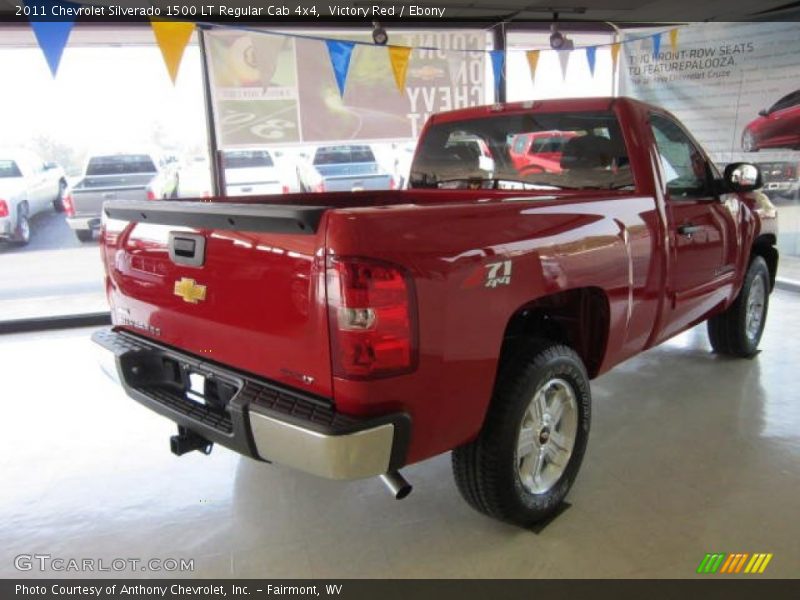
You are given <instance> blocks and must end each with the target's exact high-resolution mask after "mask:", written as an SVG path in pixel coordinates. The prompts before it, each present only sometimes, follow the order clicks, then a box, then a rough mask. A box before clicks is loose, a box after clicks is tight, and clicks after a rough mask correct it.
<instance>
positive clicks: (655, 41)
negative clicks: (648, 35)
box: [653, 33, 661, 59]
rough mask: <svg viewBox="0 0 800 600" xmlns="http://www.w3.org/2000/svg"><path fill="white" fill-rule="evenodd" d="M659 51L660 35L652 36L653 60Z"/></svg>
mask: <svg viewBox="0 0 800 600" xmlns="http://www.w3.org/2000/svg"><path fill="white" fill-rule="evenodd" d="M660 50H661V34H660V33H657V34H655V35H654V36H653V58H655V59H657V58H658V53H659V51H660Z"/></svg>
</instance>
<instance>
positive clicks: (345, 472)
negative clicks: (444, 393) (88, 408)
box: [92, 329, 411, 479]
mask: <svg viewBox="0 0 800 600" xmlns="http://www.w3.org/2000/svg"><path fill="white" fill-rule="evenodd" d="M92 339H93V340H94V341H95V342H96V343H98V344H99V345H100V346H101V347H102V348H104V349H105V350H106V352H104V353H103V354H105V356H101V357H100V360H101V365H102V366H103V370H104V371H105V372H106V373H107V374H109V375H110V376H111V377H112V378H113V379H115V380H116V381H118V382H119V383H120V384H121V385H122V387H123V388H124V389H125V391H126V392H127V394H128V395H129V396H130V397H132V398H133V399H135V400H137V401H138V402H141V403H142V404H144V405H145V406H148V407H149V408H151V409H152V410H154V411H156V412H158V413H159V414H161V415H163V416H165V417H167V418H169V419H171V420H173V421H174V422H175V423H177V424H178V425H180V426H183V427H186V428H188V429H189V430H191V431H193V432H194V433H196V434H198V435H200V436H203V437H205V438H207V439H208V440H210V441H213V442H216V443H219V444H221V445H223V446H226V447H228V448H230V449H232V450H235V451H237V452H240V453H241V454H244V455H246V456H250V457H251V458H255V459H258V460H264V461H268V462H276V463H279V464H283V465H286V466H289V467H293V468H295V469H298V470H300V471H305V472H307V473H311V474H313V475H318V476H320V477H326V478H329V479H362V478H366V477H373V476H375V475H382V474H384V473H388V472H391V471H395V470H397V469H399V468H400V467H402V466H403V465H404V464H405V455H406V449H407V446H408V440H409V436H410V428H411V425H410V420H409V418H408V416H407V415H405V414H393V415H386V416H382V417H378V418H370V419H355V418H353V417H351V416H348V415H343V414H341V413H338V412H336V410H335V408H334V407H333V406H332V405H331V404H330V403H327V402H326V401H324V400H321V399H318V398H313V397H310V396H305V395H303V394H302V393H300V392H297V391H295V390H288V389H286V388H283V387H279V386H276V385H275V384H272V383H271V382H267V381H265V380H262V379H259V378H256V377H253V376H250V375H245V374H242V373H239V372H236V371H232V370H229V369H227V368H224V367H221V366H219V365H216V364H211V363H209V362H207V361H204V360H202V359H199V358H197V357H194V356H191V355H188V354H185V353H182V352H179V351H177V350H174V349H172V348H167V347H165V346H161V345H159V344H156V343H154V342H151V341H150V340H146V339H144V338H141V337H139V336H137V335H133V334H130V333H128V332H123V331H114V330H113V329H104V330H101V331H98V332H96V333H95V334H94V335H93V336H92ZM109 359H110V360H109ZM189 373H198V374H202V375H203V376H204V377H206V378H208V379H213V380H214V381H215V382H216V383H215V389H219V390H222V389H223V388H224V389H229V390H230V395H229V397H228V394H221V393H220V396H225V397H220V398H214V402H207V403H206V405H202V404H199V403H197V402H194V401H192V400H190V399H188V398H187V395H186V390H187V389H188V377H189ZM217 401H219V402H217Z"/></svg>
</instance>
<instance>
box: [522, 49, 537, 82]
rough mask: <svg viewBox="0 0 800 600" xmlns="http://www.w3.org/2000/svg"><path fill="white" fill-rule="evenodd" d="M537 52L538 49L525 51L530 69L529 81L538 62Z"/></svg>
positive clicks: (534, 74)
mask: <svg viewBox="0 0 800 600" xmlns="http://www.w3.org/2000/svg"><path fill="white" fill-rule="evenodd" d="M539 54H540V51H539V50H529V51H528V52H526V53H525V57H526V58H527V59H528V68H529V69H530V71H531V83H533V80H534V78H535V77H536V65H538V64H539Z"/></svg>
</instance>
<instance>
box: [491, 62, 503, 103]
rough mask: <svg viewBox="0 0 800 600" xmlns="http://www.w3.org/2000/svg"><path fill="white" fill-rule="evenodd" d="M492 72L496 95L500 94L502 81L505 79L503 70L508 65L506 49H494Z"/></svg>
mask: <svg viewBox="0 0 800 600" xmlns="http://www.w3.org/2000/svg"><path fill="white" fill-rule="evenodd" d="M491 56H492V72H493V73H494V97H495V98H497V97H498V96H499V95H500V82H501V81H502V80H503V71H504V69H505V66H506V53H505V51H504V50H492V52H491Z"/></svg>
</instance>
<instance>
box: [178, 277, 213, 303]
mask: <svg viewBox="0 0 800 600" xmlns="http://www.w3.org/2000/svg"><path fill="white" fill-rule="evenodd" d="M175 295H176V296H180V297H181V298H183V301H184V302H188V303H189V304H197V303H198V302H202V301H203V300H205V299H206V286H204V285H197V282H196V281H195V280H194V279H188V278H186V277H184V278H182V279H181V280H180V281H176V282H175Z"/></svg>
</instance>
